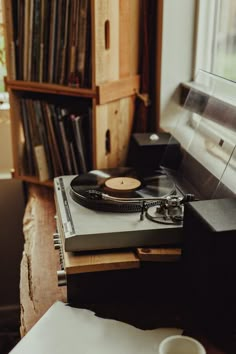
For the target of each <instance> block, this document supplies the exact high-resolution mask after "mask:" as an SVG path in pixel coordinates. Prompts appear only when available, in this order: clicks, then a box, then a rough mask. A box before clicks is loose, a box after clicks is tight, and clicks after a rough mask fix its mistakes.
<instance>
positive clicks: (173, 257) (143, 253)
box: [137, 248, 182, 262]
mask: <svg viewBox="0 0 236 354" xmlns="http://www.w3.org/2000/svg"><path fill="white" fill-rule="evenodd" d="M137 254H138V258H139V259H140V260H141V261H149V262H176V261H178V260H180V259H181V254H182V251H181V249H180V248H137Z"/></svg>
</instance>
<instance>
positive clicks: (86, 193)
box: [54, 168, 184, 251]
mask: <svg viewBox="0 0 236 354" xmlns="http://www.w3.org/2000/svg"><path fill="white" fill-rule="evenodd" d="M131 176H132V177H131ZM134 176H135V172H134V171H133V170H132V169H130V168H120V169H109V170H93V171H90V172H89V173H87V174H84V175H81V176H61V177H57V178H55V180H54V189H55V200H56V208H57V216H58V224H59V229H60V233H61V234H62V235H63V239H64V248H65V251H91V250H99V249H100V250H104V249H114V248H130V247H144V246H156V245H168V244H172V245H174V244H178V243H179V242H180V241H181V227H182V226H181V225H182V212H183V210H182V209H183V204H182V201H183V200H184V197H183V195H182V194H181V193H180V192H179V191H177V190H176V188H175V185H174V183H173V181H172V179H171V178H169V177H168V176H167V175H166V174H164V173H162V174H161V173H160V172H159V173H158V174H156V175H153V176H148V177H147V176H146V177H142V178H140V177H136V176H135V177H134ZM117 190H118V192H117ZM167 204H168V205H167ZM157 209H159V212H157Z"/></svg>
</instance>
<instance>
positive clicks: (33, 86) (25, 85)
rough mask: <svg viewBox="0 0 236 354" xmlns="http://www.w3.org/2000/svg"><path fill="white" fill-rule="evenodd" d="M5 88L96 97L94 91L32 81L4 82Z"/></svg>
mask: <svg viewBox="0 0 236 354" xmlns="http://www.w3.org/2000/svg"><path fill="white" fill-rule="evenodd" d="M6 84H7V87H8V88H9V89H12V90H19V91H33V92H42V93H50V94H57V95H66V96H80V97H88V98H92V97H96V91H95V90H90V89H82V88H81V89H80V88H73V87H68V86H61V85H57V84H46V83H38V82H33V81H21V80H6Z"/></svg>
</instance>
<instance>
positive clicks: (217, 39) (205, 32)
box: [196, 0, 236, 81]
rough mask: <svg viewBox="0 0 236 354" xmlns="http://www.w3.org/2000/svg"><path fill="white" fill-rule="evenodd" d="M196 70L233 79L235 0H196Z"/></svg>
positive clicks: (235, 46) (235, 35)
mask: <svg viewBox="0 0 236 354" xmlns="http://www.w3.org/2000/svg"><path fill="white" fill-rule="evenodd" d="M197 31H198V33H197V55H196V58H197V59H196V71H197V70H198V69H203V70H206V71H208V72H210V73H213V74H215V75H218V76H221V77H224V78H226V79H229V80H233V81H236V65H235V64H236V1H235V0H200V1H199V8H198V29H197Z"/></svg>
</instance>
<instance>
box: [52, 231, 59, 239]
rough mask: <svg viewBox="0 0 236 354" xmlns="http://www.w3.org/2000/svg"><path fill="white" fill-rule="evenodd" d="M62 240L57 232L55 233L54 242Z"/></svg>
mask: <svg viewBox="0 0 236 354" xmlns="http://www.w3.org/2000/svg"><path fill="white" fill-rule="evenodd" d="M59 238H60V236H59V234H58V233H57V232H55V233H54V234H53V240H58V239H59Z"/></svg>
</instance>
